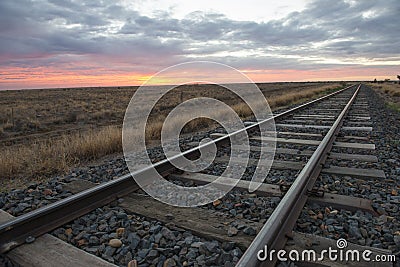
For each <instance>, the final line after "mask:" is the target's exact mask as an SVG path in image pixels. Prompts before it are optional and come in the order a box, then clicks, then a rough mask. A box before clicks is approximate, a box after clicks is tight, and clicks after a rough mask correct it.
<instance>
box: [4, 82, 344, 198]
mask: <svg viewBox="0 0 400 267" xmlns="http://www.w3.org/2000/svg"><path fill="white" fill-rule="evenodd" d="M258 86H259V87H260V89H261V90H262V92H263V93H264V95H265V96H266V98H267V100H268V102H269V104H270V106H271V108H272V109H273V110H274V109H277V108H281V107H284V106H287V105H291V104H295V103H298V102H302V101H305V100H306V99H310V98H316V97H318V96H320V95H323V94H326V93H328V92H331V91H333V90H335V89H338V88H342V87H343V86H344V84H341V83H268V84H259V85H258ZM216 88H218V87H216V86H214V85H186V86H181V87H179V88H176V89H174V91H173V92H171V93H169V94H167V95H166V96H165V97H163V98H162V99H161V101H160V102H159V103H158V104H157V105H156V106H155V107H154V109H153V112H152V115H151V117H150V123H149V127H148V128H147V131H146V135H147V138H148V139H150V140H158V139H159V136H160V131H161V127H162V121H163V119H164V118H165V116H166V115H167V114H168V113H169V111H170V110H171V109H172V108H173V107H175V106H176V105H177V104H178V103H180V102H181V101H182V100H187V99H190V98H194V97H199V96H204V97H213V98H217V99H220V100H222V101H223V102H225V103H226V104H228V105H230V106H231V107H233V109H235V110H236V112H237V113H238V114H239V115H240V116H241V117H243V118H245V117H248V116H251V115H252V113H251V111H250V110H249V109H248V107H247V106H246V105H245V104H244V103H240V102H239V100H238V98H237V97H235V96H234V95H232V94H231V93H229V92H227V91H224V90H221V89H218V90H216ZM136 89H137V87H122V88H119V87H118V88H115V87H114V88H74V89H47V90H20V91H0V148H1V154H0V178H1V180H0V191H5V190H9V189H11V188H17V187H21V186H23V185H26V184H29V183H31V182H32V181H42V180H44V179H46V178H48V177H50V176H52V175H55V174H60V173H63V172H65V171H67V170H68V169H70V168H71V167H74V166H77V165H79V164H86V163H89V162H91V161H93V160H96V159H100V158H101V157H103V156H106V155H110V154H113V153H116V152H121V151H122V147H121V125H122V121H123V117H124V113H125V109H126V107H127V105H128V103H129V101H130V99H131V97H132V95H133V94H134V92H135V90H136ZM209 126H210V125H209V124H208V122H206V121H204V120H197V121H193V122H192V123H191V124H190V125H189V126H188V127H186V128H185V129H186V131H187V132H194V131H199V130H202V129H205V128H207V127H209Z"/></svg>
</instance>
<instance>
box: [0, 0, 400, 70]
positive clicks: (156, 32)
mask: <svg viewBox="0 0 400 267" xmlns="http://www.w3.org/2000/svg"><path fill="white" fill-rule="evenodd" d="M398 14H400V2H399V1H398V0H388V1H384V0H380V1H371V0H366V1H345V0H341V1H330V0H314V1H312V2H310V3H309V4H308V5H307V6H306V8H305V9H304V10H303V11H301V12H293V13H291V14H289V15H287V16H286V17H284V18H282V19H279V20H272V21H268V22H254V21H235V20H232V19H229V18H227V17H225V16H224V15H223V14H215V13H205V12H201V11H198V12H194V13H191V14H188V15H187V16H186V17H185V18H183V19H176V18H173V17H172V16H171V14H169V13H168V12H159V13H158V15H157V16H153V17H149V16H145V15H142V14H140V13H139V12H138V11H136V10H133V9H131V8H129V7H126V6H124V5H123V4H122V3H118V1H111V0H109V1H89V0H85V1H80V2H75V1H72V0H68V1H64V0H48V1H44V0H43V1H29V0H18V1H11V0H5V1H0V65H2V66H7V65H18V66H21V65H24V62H25V65H26V66H27V67H29V65H32V64H34V65H40V64H45V63H46V62H47V63H49V62H51V63H52V64H55V63H56V62H57V61H58V60H59V61H60V62H61V61H63V62H64V61H65V60H68V55H76V56H82V57H85V58H84V59H86V60H89V59H93V58H95V56H98V57H99V58H101V59H102V60H104V61H109V62H110V64H108V65H110V66H111V65H112V64H117V63H118V62H120V63H122V65H123V66H124V67H126V66H127V65H126V64H129V63H131V64H132V66H131V68H138V66H140V65H142V66H143V67H147V68H151V66H152V67H153V69H154V70H156V69H157V68H160V67H162V66H167V65H169V64H173V63H178V62H183V61H185V60H190V59H196V58H199V57H201V59H208V60H215V61H219V62H223V63H228V64H232V65H233V66H235V67H243V68H254V69H257V68H271V67H272V68H285V67H286V68H293V69H313V68H320V67H325V68H332V67H335V64H334V63H326V61H323V60H321V58H323V59H327V58H328V59H329V58H332V59H338V60H342V61H343V62H342V64H350V65H357V64H362V62H356V60H358V59H359V58H364V59H369V60H382V59H384V58H392V60H395V61H396V60H398V59H399V57H398V52H399V47H400V37H398V34H397V32H398V25H400V17H399V15H398ZM221 53H222V55H221ZM49 58H51V60H49ZM307 58H311V59H312V60H305V59H307ZM351 58H354V62H352V61H351ZM61 59H62V60H61ZM35 60H36V61H35ZM64 63H65V62H64ZM82 64H84V60H83V59H82ZM117 65H118V64H117ZM145 65H146V66H145ZM382 65H384V62H383V63H382ZM110 68H112V67H110Z"/></svg>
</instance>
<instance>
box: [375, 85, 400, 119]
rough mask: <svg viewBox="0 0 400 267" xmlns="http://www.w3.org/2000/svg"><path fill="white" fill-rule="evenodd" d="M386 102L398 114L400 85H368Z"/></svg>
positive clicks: (399, 108)
mask: <svg viewBox="0 0 400 267" xmlns="http://www.w3.org/2000/svg"><path fill="white" fill-rule="evenodd" d="M368 85H369V86H371V87H372V88H373V89H374V90H375V91H376V92H378V94H380V95H381V96H382V97H383V98H384V99H385V101H386V104H387V105H388V107H390V108H391V109H393V110H395V111H397V112H400V84H398V83H393V82H391V83H380V84H379V83H378V84H377V83H369V84H368Z"/></svg>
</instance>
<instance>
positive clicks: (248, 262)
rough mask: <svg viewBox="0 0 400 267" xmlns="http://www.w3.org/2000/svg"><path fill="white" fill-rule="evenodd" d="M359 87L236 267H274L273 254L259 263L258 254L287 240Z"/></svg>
mask: <svg viewBox="0 0 400 267" xmlns="http://www.w3.org/2000/svg"><path fill="white" fill-rule="evenodd" d="M360 87H361V84H360V85H359V86H358V87H357V90H356V91H355V92H354V94H353V96H352V97H351V99H350V100H349V101H348V103H347V105H346V106H345V107H344V109H343V110H342V112H341V113H340V115H339V116H338V118H337V119H336V121H335V122H334V123H333V125H332V127H331V128H330V130H329V131H328V133H327V134H326V135H325V137H324V139H323V140H322V141H321V144H320V145H319V146H318V147H317V149H316V150H315V152H314V153H313V155H312V156H311V158H310V159H309V161H308V162H307V164H306V165H305V166H304V168H303V169H302V171H301V172H300V174H299V175H298V176H297V178H296V180H295V181H294V182H293V184H292V185H291V187H290V188H289V190H288V191H287V192H286V194H285V196H284V197H283V198H282V200H281V201H280V202H279V204H278V206H277V207H276V209H275V210H274V211H273V213H272V214H271V216H270V217H269V218H268V220H267V222H266V223H265V224H264V226H263V227H262V228H261V230H260V232H259V233H258V235H257V236H256V237H255V239H254V240H253V242H252V243H251V244H250V246H249V247H248V249H247V250H246V251H245V253H244V254H243V256H242V257H241V259H240V260H239V262H238V263H237V265H236V266H237V267H252V266H275V264H276V261H277V257H276V253H275V255H274V257H273V259H272V261H270V257H269V255H267V259H266V261H262V262H261V261H260V260H259V259H258V253H259V252H260V251H261V250H263V253H260V255H262V257H264V256H266V255H264V253H265V251H267V252H268V250H269V251H271V250H275V252H277V251H279V250H280V249H283V248H284V246H285V244H286V241H287V239H288V237H290V235H291V231H292V229H293V227H294V226H295V224H296V220H297V218H298V217H299V215H300V213H301V210H302V209H303V207H304V205H305V203H306V201H307V197H308V196H307V193H308V192H309V191H311V189H312V188H313V186H314V183H315V181H316V179H317V178H318V176H319V174H320V172H321V170H322V167H323V164H324V162H325V160H326V158H327V156H328V153H329V151H330V150H331V148H332V145H333V142H334V140H335V139H336V137H337V136H338V134H339V131H340V129H341V127H342V125H343V121H344V118H345V116H346V115H347V113H348V111H349V110H350V107H351V105H352V103H353V102H354V99H355V98H356V96H357V94H358V92H359V90H360ZM265 246H266V249H265ZM267 254H269V253H267Z"/></svg>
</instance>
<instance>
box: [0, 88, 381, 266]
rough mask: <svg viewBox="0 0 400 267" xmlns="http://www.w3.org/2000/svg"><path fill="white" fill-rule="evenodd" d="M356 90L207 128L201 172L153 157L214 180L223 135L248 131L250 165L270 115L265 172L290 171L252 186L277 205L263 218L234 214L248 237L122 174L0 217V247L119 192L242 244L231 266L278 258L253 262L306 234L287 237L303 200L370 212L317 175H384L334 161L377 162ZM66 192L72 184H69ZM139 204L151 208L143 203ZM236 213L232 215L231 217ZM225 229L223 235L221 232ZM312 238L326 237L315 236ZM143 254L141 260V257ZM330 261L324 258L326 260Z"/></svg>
mask: <svg viewBox="0 0 400 267" xmlns="http://www.w3.org/2000/svg"><path fill="white" fill-rule="evenodd" d="M362 91H363V85H353V86H350V87H347V88H344V89H342V90H339V91H337V92H334V93H332V94H330V95H327V96H324V97H321V98H319V99H317V100H313V101H310V102H309V103H306V104H303V105H300V106H298V107H296V108H293V109H290V110H287V111H285V112H282V113H280V114H278V115H274V117H273V118H270V119H266V120H264V121H261V122H247V124H246V125H247V127H246V128H245V129H243V130H241V131H239V132H237V133H233V134H230V135H226V134H223V133H214V134H211V136H210V137H212V138H213V139H214V141H213V143H214V144H215V145H216V146H217V147H218V155H219V157H217V159H216V160H215V162H214V163H213V165H212V167H210V168H209V169H208V170H206V171H203V172H201V173H186V172H180V171H179V170H177V169H176V168H175V167H174V166H173V165H172V164H171V163H170V162H169V161H168V160H160V161H159V162H157V163H155V164H154V167H155V169H156V170H157V171H158V172H159V173H160V174H162V175H163V176H164V177H166V178H167V179H169V180H173V181H175V182H177V181H178V182H179V181H180V182H181V183H184V184H185V183H191V184H193V185H200V184H206V183H209V182H211V181H214V180H215V176H214V175H218V174H219V173H218V170H222V169H223V168H224V166H226V162H227V161H229V153H230V149H229V146H230V142H229V140H230V138H231V137H232V135H236V134H240V133H241V132H243V131H247V132H248V134H249V135H250V136H251V138H250V140H251V147H250V149H251V152H252V157H254V159H250V160H249V164H248V165H247V166H248V169H251V168H252V165H254V162H256V161H257V155H258V154H259V147H258V146H259V143H260V139H261V138H268V137H260V136H255V135H254V133H256V132H257V130H258V129H259V127H260V125H261V124H263V123H268V122H269V121H270V120H272V119H273V120H275V122H276V128H277V139H276V141H277V144H278V145H277V148H276V152H275V160H274V162H273V164H272V171H271V173H272V174H273V173H274V170H285V171H289V173H291V174H292V175H291V176H290V177H286V178H288V179H286V180H285V179H280V180H279V181H276V179H275V180H274V179H273V178H274V176H273V175H269V176H268V177H267V179H266V181H267V182H266V183H264V184H263V185H262V186H260V187H259V188H258V189H257V191H256V192H254V193H255V195H257V196H262V197H275V198H279V201H278V203H279V204H277V206H276V207H275V209H274V210H273V211H271V212H270V213H268V212H267V213H264V216H265V218H263V219H261V220H260V219H259V220H255V219H254V218H253V220H251V216H247V215H249V214H251V211H250V212H248V213H247V214H246V216H247V217H249V218H250V219H249V218H246V216H245V218H243V219H240V218H239V219H237V221H242V222H243V223H248V224H251V225H253V226H254V227H253V228H252V229H259V231H258V234H257V235H256V236H255V238H253V237H252V235H253V234H252V233H250V234H247V235H243V234H237V233H232V227H231V226H226V225H225V226H223V225H222V226H221V225H219V226H217V227H220V228H222V230H221V231H216V230H215V229H212V227H211V228H210V227H207V224H210V225H211V226H213V224H214V225H215V224H218V220H220V219H221V218H218V217H214V215H213V214H212V213H209V212H208V210H207V209H204V208H196V209H195V210H193V211H192V213H190V212H188V210H187V209H185V210H182V209H183V208H176V207H168V206H167V205H165V204H164V205H162V204H160V203H157V201H155V200H152V199H149V198H148V197H146V196H145V195H143V194H140V193H138V192H140V188H139V186H138V185H137V184H136V183H135V182H134V180H133V179H132V177H131V175H130V174H128V175H125V176H122V177H120V178H117V179H114V180H111V181H109V182H106V183H102V184H100V185H96V186H93V187H91V188H89V189H86V190H83V191H81V190H82V189H84V188H85V187H90V186H91V185H90V184H89V185H87V184H86V185H81V186H77V188H75V192H74V193H76V194H74V195H72V196H70V197H67V198H65V199H62V200H59V201H57V202H55V203H53V204H50V205H48V206H45V207H42V208H39V209H36V210H33V211H31V212H29V213H26V214H23V215H21V216H19V217H17V218H15V219H13V220H10V221H7V222H5V223H3V224H1V225H0V252H1V253H7V252H9V251H12V250H13V249H14V248H18V246H20V245H23V244H24V243H26V242H28V243H30V242H32V241H33V240H35V238H38V237H39V236H41V235H43V234H46V233H49V232H51V231H52V230H54V229H56V228H58V227H61V226H63V225H65V224H68V223H70V222H71V221H72V220H74V219H76V218H79V217H80V216H84V215H85V214H87V213H89V212H91V211H93V210H95V209H96V208H99V207H102V206H104V205H106V204H108V203H110V202H112V201H114V200H116V199H119V198H121V197H124V200H125V204H124V202H123V203H122V204H121V205H122V207H123V208H125V209H128V210H131V211H132V212H133V213H135V214H139V215H143V216H145V217H149V218H151V219H155V220H159V221H161V222H163V223H168V222H170V221H173V222H174V224H175V225H176V226H178V227H181V228H184V229H188V230H190V231H192V232H194V233H196V234H198V235H199V236H205V237H207V238H211V239H216V240H219V241H221V242H223V241H229V242H235V243H237V244H238V246H239V247H241V248H242V249H243V250H244V249H246V248H247V250H246V251H245V253H244V254H243V256H241V257H240V260H239V262H237V265H238V266H258V265H263V266H274V265H275V264H276V263H277V257H273V258H272V259H271V260H265V261H260V260H259V259H258V257H257V255H258V254H259V252H260V251H262V250H263V249H264V247H265V246H267V247H268V248H273V249H275V250H276V251H277V250H279V249H283V248H285V247H287V243H288V240H289V241H292V242H293V240H296V239H297V240H298V239H304V238H305V237H304V236H303V235H299V234H296V235H295V236H294V234H293V229H294V228H295V227H296V222H297V220H298V218H299V215H300V213H301V212H302V210H303V208H304V206H305V205H306V203H317V204H320V205H322V206H328V207H331V208H332V207H333V208H336V209H345V210H350V211H356V210H362V211H365V212H369V213H371V214H373V215H376V211H375V210H374V209H373V208H372V206H371V202H370V201H369V200H366V199H362V198H357V197H350V196H345V195H340V194H337V193H329V192H325V190H324V185H323V184H321V182H320V181H319V179H318V178H319V177H320V175H321V174H329V175H337V176H356V177H362V178H363V179H382V178H385V174H384V172H383V171H382V170H379V169H371V168H369V169H368V168H352V167H343V166H335V165H334V163H335V162H336V161H340V160H350V161H352V162H361V164H362V163H363V162H377V158H376V156H374V155H373V153H370V151H372V150H374V148H375V147H374V144H372V143H370V142H369V133H370V132H371V131H372V127H371V126H370V123H369V120H370V115H369V114H368V103H367V101H366V99H365V96H363V95H362ZM267 141H271V140H267ZM184 146H185V147H186V148H187V150H186V151H185V152H183V153H181V154H179V155H177V156H176V158H179V157H186V158H189V159H196V158H197V157H198V156H199V153H200V149H204V148H206V147H207V144H202V145H200V146H199V145H198V142H194V143H193V142H192V143H189V144H184ZM281 155H285V157H281ZM227 158H228V159H227ZM281 158H282V159H283V160H281ZM235 160H237V163H238V164H246V163H243V162H241V159H235ZM246 162H247V161H246ZM355 165H357V163H355ZM216 167H217V168H216ZM215 169H217V171H215ZM146 171H147V169H143V170H139V171H137V172H135V173H133V174H132V175H134V176H141V175H146ZM270 176H271V177H270ZM248 178H249V176H246V174H245V175H244V178H243V180H241V181H240V182H239V183H238V184H237V186H236V188H235V190H236V191H235V192H246V191H247V189H248V188H249V184H250V181H249V180H248ZM229 179H230V178H227V177H226V178H224V180H221V182H220V183H221V185H223V184H226V183H229V182H231V181H230V180H229ZM317 185H318V186H317ZM71 191H74V190H73V189H71ZM132 194H133V195H132ZM249 197H250V198H251V197H254V196H249ZM126 202H128V203H126ZM146 206H147V207H149V206H150V207H153V208H150V209H148V208H143V207H146ZM209 206H210V208H211V209H212V208H217V207H218V206H219V202H218V201H217V202H215V203H213V204H212V205H209ZM165 213H168V214H173V215H174V216H172V217H176V218H173V219H171V218H164V216H163V214H165ZM180 213H183V214H186V215H187V214H189V213H190V216H193V218H196V219H197V220H198V225H196V224H195V223H194V222H193V221H187V220H186V221H185V220H184V219H182V218H180V217H179V214H180ZM199 213H204V214H205V216H204V214H203V216H199V215H198V214H199ZM167 217H171V216H167ZM204 217H205V218H204ZM224 218H225V217H224ZM235 218H236V217H233V219H235ZM264 222H265V223H264ZM253 223H254V224H253ZM263 223H264V224H263ZM231 224H235V222H234V220H231ZM236 224H238V223H236ZM214 228H215V227H214ZM233 228H234V227H233ZM237 228H241V227H237ZM245 229H248V228H245ZM224 231H227V232H228V236H226V235H224V234H221V232H224ZM229 231H230V233H229ZM299 236H300V237H299ZM308 238H310V237H308ZM313 238H314V239H315V238H316V237H311V239H313ZM319 242H322V243H324V242H328V241H326V240H323V241H321V240H319ZM22 247H23V246H22ZM371 250H372V251H373V254H377V253H379V252H381V253H383V252H385V253H388V252H387V251H383V250H381V251H377V250H376V249H374V248H371ZM142 260H143V261H144V259H142ZM144 262H145V261H144ZM144 262H142V263H144ZM331 263H332V262H326V265H330V264H331ZM139 264H140V262H139ZM360 266H363V265H362V264H361V265H360Z"/></svg>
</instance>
